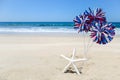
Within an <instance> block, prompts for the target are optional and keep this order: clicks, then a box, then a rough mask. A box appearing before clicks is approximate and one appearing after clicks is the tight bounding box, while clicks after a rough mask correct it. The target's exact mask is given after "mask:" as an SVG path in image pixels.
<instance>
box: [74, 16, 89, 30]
mask: <svg viewBox="0 0 120 80" xmlns="http://www.w3.org/2000/svg"><path fill="white" fill-rule="evenodd" d="M88 20H89V19H88V16H85V15H84V14H83V15H80V16H76V18H75V19H74V20H73V21H74V23H75V26H76V27H77V28H79V31H78V32H82V31H85V32H88V31H90V26H89V24H87V23H86V22H87V21H88ZM76 27H74V28H76Z"/></svg>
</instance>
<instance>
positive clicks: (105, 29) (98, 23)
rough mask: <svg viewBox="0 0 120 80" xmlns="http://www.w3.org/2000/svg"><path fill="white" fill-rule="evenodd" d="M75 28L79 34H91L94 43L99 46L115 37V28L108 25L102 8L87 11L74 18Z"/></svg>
mask: <svg viewBox="0 0 120 80" xmlns="http://www.w3.org/2000/svg"><path fill="white" fill-rule="evenodd" d="M73 21H74V23H75V27H74V28H78V29H79V31H78V32H86V33H87V32H90V33H91V34H90V37H91V38H92V39H93V42H96V43H98V44H107V43H109V42H110V41H111V40H112V39H113V37H114V36H115V30H114V29H115V26H113V25H112V24H108V23H107V20H106V17H105V12H103V10H102V9H101V8H97V9H96V10H91V9H90V8H89V10H88V11H87V10H86V11H85V12H84V13H83V14H82V15H79V16H76V18H74V20H73Z"/></svg>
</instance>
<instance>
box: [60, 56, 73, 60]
mask: <svg viewBox="0 0 120 80" xmlns="http://www.w3.org/2000/svg"><path fill="white" fill-rule="evenodd" d="M61 57H63V58H65V59H66V60H68V61H71V59H69V58H67V57H66V56H64V55H61Z"/></svg>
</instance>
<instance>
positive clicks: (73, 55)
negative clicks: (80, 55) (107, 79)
mask: <svg viewBox="0 0 120 80" xmlns="http://www.w3.org/2000/svg"><path fill="white" fill-rule="evenodd" d="M75 53H76V49H75V48H74V49H73V54H72V58H71V59H74V57H75Z"/></svg>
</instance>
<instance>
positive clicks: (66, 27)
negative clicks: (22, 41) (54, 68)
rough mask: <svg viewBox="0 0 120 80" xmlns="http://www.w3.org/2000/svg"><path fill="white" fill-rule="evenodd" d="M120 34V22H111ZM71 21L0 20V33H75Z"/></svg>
mask: <svg viewBox="0 0 120 80" xmlns="http://www.w3.org/2000/svg"><path fill="white" fill-rule="evenodd" d="M111 23H112V24H113V25H115V26H116V34H118V35H120V22H111ZM73 27H74V23H73V22H0V33H40V32H52V33H53V32H61V33H77V30H76V29H74V28H73Z"/></svg>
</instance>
